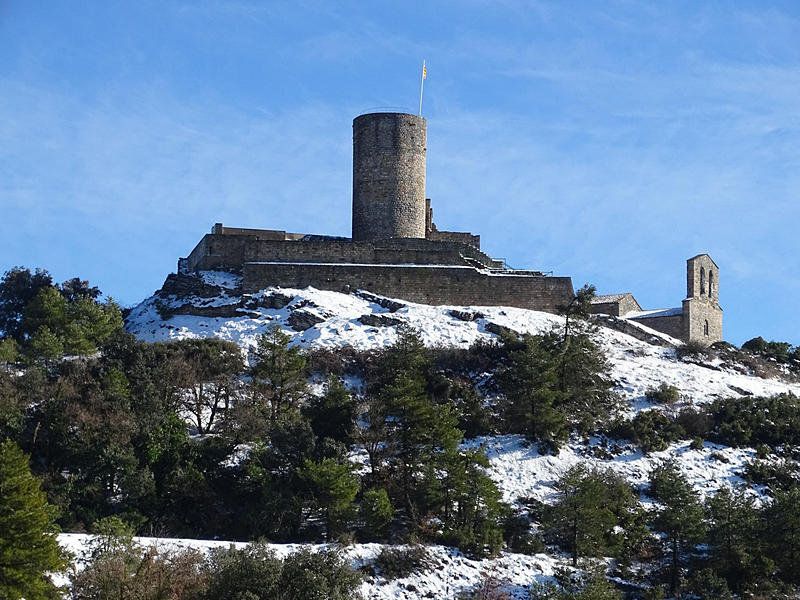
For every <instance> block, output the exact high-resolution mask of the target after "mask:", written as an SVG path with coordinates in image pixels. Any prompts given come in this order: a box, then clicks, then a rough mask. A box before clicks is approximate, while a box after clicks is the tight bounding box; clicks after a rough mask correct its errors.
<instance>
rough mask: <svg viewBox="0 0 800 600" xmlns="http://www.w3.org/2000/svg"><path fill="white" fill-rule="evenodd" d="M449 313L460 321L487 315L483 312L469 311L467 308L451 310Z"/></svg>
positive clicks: (481, 317) (473, 319)
mask: <svg viewBox="0 0 800 600" xmlns="http://www.w3.org/2000/svg"><path fill="white" fill-rule="evenodd" d="M448 314H449V315H450V316H451V317H453V318H455V319H458V320H459V321H475V320H476V319H483V318H484V317H486V315H484V314H483V313H482V312H469V311H466V310H451V311H450V312H449V313H448Z"/></svg>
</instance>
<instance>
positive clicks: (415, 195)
mask: <svg viewBox="0 0 800 600" xmlns="http://www.w3.org/2000/svg"><path fill="white" fill-rule="evenodd" d="M426 143H427V122H426V121H425V119H424V118H422V117H418V116H416V115H409V114H405V113H370V114H366V115H361V116H360V117H356V118H355V119H354V120H353V241H356V242H360V241H371V240H382V239H386V238H424V237H425V146H426Z"/></svg>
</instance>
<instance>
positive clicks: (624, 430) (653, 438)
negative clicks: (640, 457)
mask: <svg viewBox="0 0 800 600" xmlns="http://www.w3.org/2000/svg"><path fill="white" fill-rule="evenodd" d="M615 433H616V434H617V435H620V436H621V437H623V438H627V439H631V440H633V441H634V442H636V444H637V445H638V446H639V447H641V449H642V451H643V452H645V453H649V452H658V451H660V450H666V448H667V446H668V445H669V444H671V443H672V442H676V441H678V440H680V439H682V438H684V437H685V436H686V432H685V431H684V430H683V428H682V427H681V426H680V425H679V424H678V423H676V422H675V421H673V420H672V419H670V418H669V417H668V416H667V415H665V414H664V413H662V412H660V411H658V410H643V411H640V412H638V413H637V414H636V416H635V417H634V418H633V419H631V420H630V421H628V422H626V423H625V424H621V425H619V426H618V427H617V429H616V432H615Z"/></svg>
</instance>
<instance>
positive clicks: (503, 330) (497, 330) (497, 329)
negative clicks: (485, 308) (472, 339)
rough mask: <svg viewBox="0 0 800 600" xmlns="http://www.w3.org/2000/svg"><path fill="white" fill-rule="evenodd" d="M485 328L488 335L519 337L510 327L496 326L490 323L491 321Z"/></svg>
mask: <svg viewBox="0 0 800 600" xmlns="http://www.w3.org/2000/svg"><path fill="white" fill-rule="evenodd" d="M485 327H486V331H488V332H489V333H493V334H495V335H503V334H507V335H513V336H517V335H519V332H518V331H514V330H513V329H511V328H510V327H506V326H504V325H498V324H497V323H492V322H491V321H487V322H486V326H485Z"/></svg>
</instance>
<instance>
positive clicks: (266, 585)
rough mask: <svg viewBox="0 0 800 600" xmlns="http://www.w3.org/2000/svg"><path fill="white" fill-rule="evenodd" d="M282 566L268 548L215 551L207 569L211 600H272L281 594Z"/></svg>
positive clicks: (252, 545) (248, 547) (207, 593)
mask: <svg viewBox="0 0 800 600" xmlns="http://www.w3.org/2000/svg"><path fill="white" fill-rule="evenodd" d="M281 568H282V564H281V561H280V559H278V558H276V557H275V553H274V552H273V551H272V550H270V549H269V548H268V547H267V546H266V544H264V543H262V542H257V543H254V544H250V545H249V546H247V547H245V548H243V549H241V550H237V549H236V548H235V547H234V546H233V545H231V547H230V548H218V549H215V550H212V551H211V553H210V554H209V557H208V563H207V565H206V573H207V588H206V591H205V594H204V595H203V597H204V598H207V599H208V600H245V599H246V600H273V599H274V598H277V597H278V594H279V591H280V589H281V588H280V585H279V583H280V578H281Z"/></svg>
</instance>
